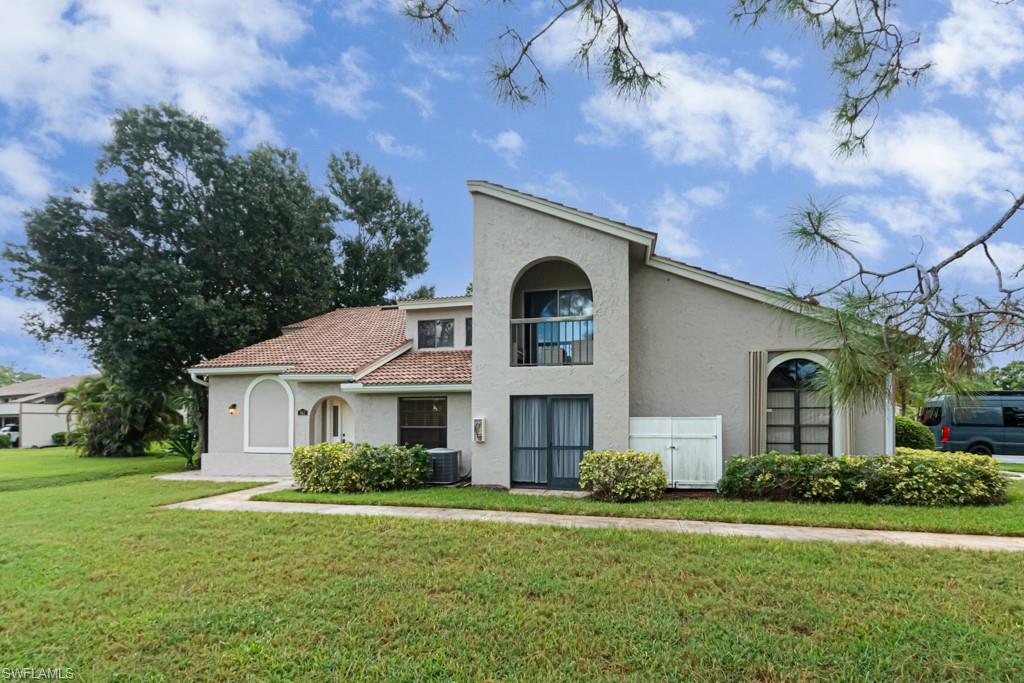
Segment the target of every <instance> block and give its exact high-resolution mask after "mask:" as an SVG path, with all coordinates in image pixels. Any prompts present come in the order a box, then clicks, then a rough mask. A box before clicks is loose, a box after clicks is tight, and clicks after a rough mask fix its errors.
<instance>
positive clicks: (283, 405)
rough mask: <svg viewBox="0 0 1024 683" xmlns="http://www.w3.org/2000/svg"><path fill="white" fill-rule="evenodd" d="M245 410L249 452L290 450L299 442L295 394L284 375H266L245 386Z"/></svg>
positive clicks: (244, 444)
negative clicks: (297, 439) (295, 419)
mask: <svg viewBox="0 0 1024 683" xmlns="http://www.w3.org/2000/svg"><path fill="white" fill-rule="evenodd" d="M243 405H244V413H243V425H242V428H243V430H244V442H243V449H244V450H245V452H247V453H290V452H291V451H292V448H293V447H294V445H295V422H294V419H293V417H292V415H293V413H294V411H295V396H294V394H292V389H291V387H289V386H288V383H287V382H285V381H284V380H282V379H281V378H280V377H276V376H274V375H262V376H260V377H257V378H255V379H254V380H252V381H251V382H250V383H249V386H248V387H246V390H245V403H244V404H243Z"/></svg>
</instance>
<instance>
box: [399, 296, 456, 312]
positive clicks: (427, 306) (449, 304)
mask: <svg viewBox="0 0 1024 683" xmlns="http://www.w3.org/2000/svg"><path fill="white" fill-rule="evenodd" d="M396 305H397V306H398V309H399V310H401V311H424V310H433V309H436V308H466V307H467V306H472V305H473V297H471V296H459V297H450V298H447V299H411V300H408V301H399V302H398V303H397V304H396Z"/></svg>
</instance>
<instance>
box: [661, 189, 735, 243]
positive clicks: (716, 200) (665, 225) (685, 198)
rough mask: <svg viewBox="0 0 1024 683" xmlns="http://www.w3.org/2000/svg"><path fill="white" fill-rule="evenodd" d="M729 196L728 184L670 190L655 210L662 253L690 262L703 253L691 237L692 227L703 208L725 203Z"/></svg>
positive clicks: (666, 191) (663, 195) (662, 195)
mask: <svg viewBox="0 0 1024 683" xmlns="http://www.w3.org/2000/svg"><path fill="white" fill-rule="evenodd" d="M727 194H728V188H727V187H726V186H724V185H721V184H717V185H701V186H697V187H692V188H690V189H688V190H686V191H685V192H676V191H674V190H671V189H666V190H665V191H664V192H663V193H662V194H661V197H659V198H658V200H657V201H656V202H655V203H654V207H653V209H652V211H651V219H652V224H653V225H652V227H653V229H654V231H655V232H657V233H658V253H661V254H665V255H666V256H670V257H672V258H677V259H689V258H695V257H698V256H700V255H701V254H703V253H704V252H703V250H702V249H701V248H700V247H699V246H698V245H697V243H696V241H695V240H694V238H693V236H692V235H691V234H690V230H689V229H690V227H691V226H692V224H693V221H694V219H695V218H696V217H697V215H698V214H699V212H700V209H702V208H710V207H714V206H718V205H719V204H721V203H722V202H723V201H724V200H725V197H726V196H727Z"/></svg>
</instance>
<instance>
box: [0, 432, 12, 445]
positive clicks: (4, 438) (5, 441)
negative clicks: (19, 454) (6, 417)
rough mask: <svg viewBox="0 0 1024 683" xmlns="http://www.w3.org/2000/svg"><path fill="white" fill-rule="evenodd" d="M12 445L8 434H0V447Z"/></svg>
mask: <svg viewBox="0 0 1024 683" xmlns="http://www.w3.org/2000/svg"><path fill="white" fill-rule="evenodd" d="M13 445H14V442H13V441H11V435H10V434H0V448H11V447H13Z"/></svg>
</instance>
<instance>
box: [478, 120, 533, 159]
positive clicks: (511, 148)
mask: <svg viewBox="0 0 1024 683" xmlns="http://www.w3.org/2000/svg"><path fill="white" fill-rule="evenodd" d="M472 135H473V139H474V140H476V141H477V142H479V143H480V144H482V145H486V146H488V147H490V148H491V149H492V150H494V152H495V154H497V155H498V156H500V157H501V158H502V159H504V161H505V163H506V164H508V165H509V166H515V165H516V163H517V162H518V161H519V156H520V155H521V154H522V153H523V148H524V147H526V143H525V142H524V141H523V137H522V136H521V135H520V134H519V133H517V132H515V131H514V130H512V129H511V128H509V129H508V130H503V131H502V132H500V133H498V134H497V135H495V136H494V137H492V138H489V137H485V136H483V135H480V134H479V133H477V132H476V131H475V130H474V131H473V133H472Z"/></svg>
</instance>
